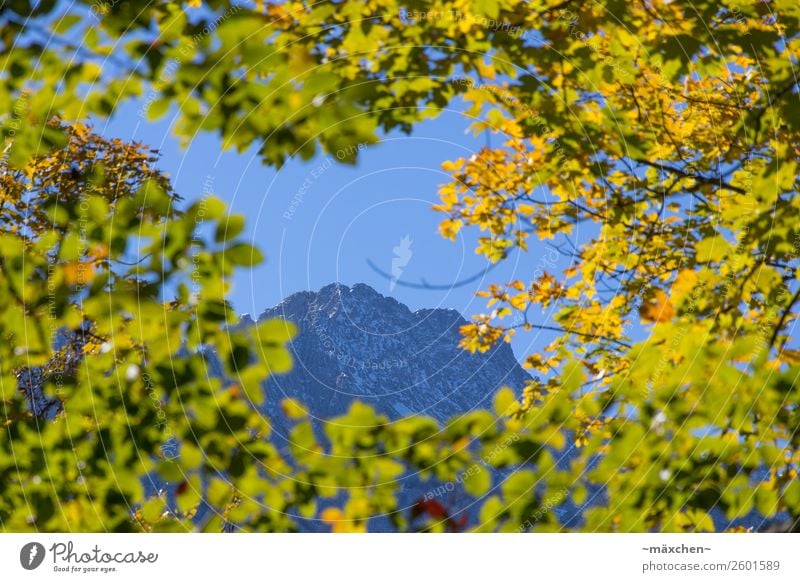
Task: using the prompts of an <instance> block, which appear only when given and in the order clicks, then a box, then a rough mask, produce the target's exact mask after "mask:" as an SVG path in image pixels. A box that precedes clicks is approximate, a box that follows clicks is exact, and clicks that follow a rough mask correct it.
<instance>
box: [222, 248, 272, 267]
mask: <svg viewBox="0 0 800 582" xmlns="http://www.w3.org/2000/svg"><path fill="white" fill-rule="evenodd" d="M224 256H225V258H226V259H227V260H229V261H231V262H232V263H233V264H234V265H239V266H242V267H252V266H255V265H258V264H259V263H261V262H262V261H263V260H264V256H263V255H262V254H261V251H259V250H258V249H257V248H256V247H254V246H252V245H250V244H248V243H237V244H235V245H233V246H231V247H229V248H227V249H225V251H224Z"/></svg>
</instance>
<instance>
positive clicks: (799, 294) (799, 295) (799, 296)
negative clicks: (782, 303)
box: [769, 289, 800, 348]
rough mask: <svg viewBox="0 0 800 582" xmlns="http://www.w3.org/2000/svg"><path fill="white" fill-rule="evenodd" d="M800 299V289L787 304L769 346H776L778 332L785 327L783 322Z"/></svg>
mask: <svg viewBox="0 0 800 582" xmlns="http://www.w3.org/2000/svg"><path fill="white" fill-rule="evenodd" d="M799 300H800V289H798V290H797V292H796V293H795V294H794V296H793V297H792V300H791V301H789V305H787V306H786V309H785V310H784V312H783V314H782V315H781V318H780V320H779V321H778V325H776V326H775V329H774V331H773V332H772V337H771V338H770V339H769V347H770V348H772V347H774V346H775V341H776V340H777V339H778V334H779V333H780V331H781V328H782V327H783V324H784V323H786V318H787V317H789V314H790V313H791V312H792V308H793V307H794V305H795V303H797V302H798V301H799Z"/></svg>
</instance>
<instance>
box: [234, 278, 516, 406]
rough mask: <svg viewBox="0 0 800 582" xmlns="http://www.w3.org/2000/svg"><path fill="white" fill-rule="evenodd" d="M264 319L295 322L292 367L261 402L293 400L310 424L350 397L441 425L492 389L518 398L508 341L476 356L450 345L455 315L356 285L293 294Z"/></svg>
mask: <svg viewBox="0 0 800 582" xmlns="http://www.w3.org/2000/svg"><path fill="white" fill-rule="evenodd" d="M274 318H282V319H286V320H289V321H292V322H293V323H295V325H297V327H298V335H297V337H296V338H295V339H294V340H293V341H292V342H291V343H290V345H289V350H290V352H291V353H292V357H293V360H294V369H293V370H292V371H291V372H290V373H288V374H286V375H281V376H273V377H271V378H270V379H268V380H267V383H266V389H267V399H268V401H271V402H273V403H275V402H277V401H280V400H282V399H283V398H286V397H291V398H296V399H298V400H300V401H301V402H303V403H304V404H306V405H307V406H308V407H309V409H310V411H311V412H312V414H313V415H314V416H315V417H317V418H329V417H331V416H336V415H338V414H342V413H344V412H345V411H346V409H347V407H348V406H349V404H350V402H352V400H353V399H356V398H357V399H360V400H362V401H365V402H367V403H368V404H372V405H373V406H375V407H376V408H377V409H378V410H379V411H380V412H382V413H385V414H388V415H389V416H390V417H397V416H406V415H409V414H426V415H428V416H432V417H434V418H436V419H437V420H440V421H441V420H445V419H446V418H448V417H450V416H453V415H455V414H459V413H464V412H468V411H469V410H472V409H475V408H481V407H484V408H485V407H487V406H488V405H489V404H490V402H491V398H492V396H493V395H494V393H495V391H496V390H497V389H498V388H500V387H502V386H510V387H511V388H513V389H514V390H515V391H517V392H519V390H521V389H522V387H523V386H524V385H525V383H526V382H527V380H528V379H529V378H530V376H529V375H528V374H527V372H525V371H524V370H523V369H522V367H521V366H520V365H519V362H518V361H517V359H516V357H515V356H514V354H513V351H512V350H511V347H510V346H509V345H508V344H505V343H501V344H499V345H498V346H495V348H494V349H492V350H490V351H489V352H486V353H484V354H471V353H469V352H467V351H465V350H462V349H461V348H459V347H458V342H459V340H460V334H459V328H460V327H461V325H463V324H465V323H467V321H466V319H464V317H463V316H462V315H461V314H460V313H459V312H458V311H457V310H455V309H448V308H422V309H418V310H416V311H412V310H411V309H410V308H408V306H406V305H405V304H403V303H401V302H400V301H398V300H396V299H395V298H393V297H387V296H384V295H382V294H380V293H379V292H378V291H376V290H375V289H373V288H372V287H370V286H369V285H366V284H364V283H356V284H354V285H352V286H347V285H345V284H342V283H331V284H328V285H325V286H324V287H322V288H321V289H320V290H319V291H299V292H297V293H293V294H291V295H289V296H288V297H286V298H285V299H284V300H283V301H281V303H279V304H278V305H276V306H274V307H271V308H268V309H265V310H264V311H263V312H262V313H261V314H260V315H259V316H258V319H257V321H259V322H260V321H264V320H266V319H274ZM247 319H249V320H252V318H250V317H248V318H247Z"/></svg>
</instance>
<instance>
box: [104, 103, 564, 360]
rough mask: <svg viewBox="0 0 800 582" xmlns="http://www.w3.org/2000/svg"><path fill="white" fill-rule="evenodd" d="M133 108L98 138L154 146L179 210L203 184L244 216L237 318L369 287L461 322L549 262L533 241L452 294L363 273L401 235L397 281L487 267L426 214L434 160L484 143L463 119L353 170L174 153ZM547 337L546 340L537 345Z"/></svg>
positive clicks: (157, 126) (385, 146)
mask: <svg viewBox="0 0 800 582" xmlns="http://www.w3.org/2000/svg"><path fill="white" fill-rule="evenodd" d="M139 107H140V104H139V103H137V102H130V103H127V104H126V105H124V106H123V107H122V108H121V109H120V110H119V111H118V112H117V114H116V115H115V116H114V118H113V119H112V120H111V121H109V122H106V121H95V130H97V131H99V132H100V133H102V134H104V135H106V136H109V137H119V138H121V139H125V140H137V141H142V142H144V143H146V144H148V145H149V146H152V147H156V148H158V149H160V150H161V152H162V160H161V164H160V165H161V169H162V170H164V171H166V172H167V173H169V174H170V176H171V178H172V180H173V184H174V186H175V189H176V191H177V192H178V193H179V194H181V196H183V197H184V198H185V199H186V201H187V202H188V201H190V200H193V199H197V198H199V197H200V196H202V194H203V191H204V183H206V184H209V183H210V184H213V191H214V193H215V194H216V195H217V196H218V197H220V198H221V199H223V200H225V201H226V202H227V203H228V204H230V206H231V209H232V211H233V212H239V213H243V214H245V215H246V216H247V228H246V231H245V236H247V237H248V238H249V239H250V240H251V241H252V242H253V243H255V244H256V245H257V246H258V247H260V248H261V249H262V250H263V251H264V253H265V255H266V257H267V260H266V262H265V263H264V264H262V265H261V266H259V267H257V268H255V269H253V270H251V271H242V272H241V273H240V274H239V275H238V276H237V277H236V278H235V280H234V289H233V294H232V301H233V303H234V306H235V307H236V309H237V311H239V312H240V313H251V314H255V315H257V314H259V313H261V311H263V310H264V309H265V308H267V307H270V306H273V305H275V304H277V303H279V302H280V301H281V300H282V299H283V298H284V297H286V296H288V295H290V294H291V293H294V292H296V291H301V290H312V291H315V290H318V289H319V288H321V287H323V286H324V285H327V284H328V283H331V282H334V281H338V282H341V283H345V284H347V285H352V284H354V283H359V282H360V283H367V284H369V285H371V286H372V287H374V288H375V289H376V290H377V291H379V292H380V293H382V294H383V295H389V296H393V297H395V298H396V299H397V300H398V301H401V302H402V303H405V304H406V305H408V306H409V307H410V308H411V309H412V310H416V309H419V308H424V307H428V308H430V307H449V308H454V309H457V310H458V311H460V312H461V313H462V314H464V315H465V316H466V317H469V316H470V315H472V314H474V313H479V312H483V311H485V299H483V298H476V297H475V296H474V293H475V291H477V290H479V289H481V288H485V287H486V286H487V285H488V283H489V282H506V281H509V280H511V279H513V278H520V279H522V280H525V281H529V280H531V278H532V274H533V272H534V270H535V269H536V268H537V267H540V266H542V256H546V255H547V249H546V248H544V247H543V246H542V244H541V243H538V242H535V241H532V245H531V251H530V252H529V253H527V254H524V253H519V252H515V253H514V254H513V255H512V256H511V257H510V258H509V259H508V260H507V261H506V262H505V263H504V264H501V265H500V266H498V267H497V268H496V269H494V270H493V271H492V272H490V273H488V274H487V275H486V277H485V278H484V279H483V280H478V281H475V282H473V283H471V284H469V285H466V286H463V287H459V288H456V289H452V290H420V289H412V288H408V287H404V286H402V285H395V286H394V287H393V288H391V287H390V281H389V280H387V279H385V278H383V277H382V276H380V275H378V274H377V273H376V272H375V271H374V270H373V269H372V268H370V267H369V265H368V264H367V260H372V261H373V262H374V263H375V264H376V265H378V266H379V267H380V268H381V269H383V270H384V271H386V272H391V270H392V259H393V258H394V256H395V255H394V251H393V249H394V247H395V246H397V245H398V244H400V241H401V240H402V239H403V237H406V236H408V237H410V239H411V241H412V242H411V246H410V251H411V256H410V259H409V260H408V263H407V265H406V266H405V267H404V268H403V270H402V274H401V276H400V279H399V280H400V281H408V282H419V281H421V280H425V281H427V282H429V283H432V284H444V285H448V284H452V283H453V282H454V281H459V280H463V279H464V278H467V277H469V276H472V275H474V274H476V273H480V272H481V271H482V270H484V269H485V268H486V267H487V263H486V261H485V259H483V258H482V257H479V256H478V255H476V254H475V252H474V248H475V244H474V243H475V238H476V235H477V233H476V232H475V231H474V230H473V229H469V230H467V231H466V233H467V236H462V237H460V238H459V239H458V240H457V241H456V242H452V241H448V240H445V239H443V238H442V237H441V236H440V235H439V234H438V232H437V226H438V223H439V221H440V220H441V219H442V218H443V215H442V214H440V213H438V212H434V211H433V210H432V209H431V205H432V204H434V203H436V202H437V201H438V195H437V190H438V185H439V184H442V183H444V182H446V181H447V180H448V175H447V174H445V173H444V172H443V171H442V170H441V168H440V164H441V162H442V161H444V160H447V159H454V158H457V157H460V156H467V157H468V156H470V155H471V154H472V153H474V152H475V151H477V150H478V149H479V148H480V147H482V146H483V145H485V138H484V137H483V136H480V137H477V138H476V137H473V135H472V133H471V132H466V131H465V130H466V129H467V127H468V125H469V120H468V119H465V118H464V117H463V116H461V115H460V114H459V113H458V112H457V111H456V110H453V111H449V112H444V113H443V114H442V115H441V116H440V117H439V118H438V119H436V120H433V121H428V122H425V123H423V124H421V125H419V126H417V127H416V128H415V131H414V133H413V134H412V135H411V136H406V135H404V134H401V133H397V134H392V135H388V136H385V137H384V139H383V140H382V141H381V142H380V143H379V144H376V145H373V146H370V147H368V148H366V149H365V150H363V151H362V152H361V153H360V155H359V159H358V163H357V164H356V165H355V166H352V165H346V164H340V163H338V162H336V161H335V160H333V163H331V162H330V161H326V160H328V158H335V155H332V156H328V155H325V154H322V153H320V154H319V155H318V156H317V157H316V158H315V159H314V160H311V161H307V162H304V161H302V160H300V159H296V160H290V161H289V162H288V163H287V164H286V165H285V166H284V167H283V168H281V169H279V170H278V169H275V168H271V167H267V166H264V165H262V163H261V161H260V158H259V157H258V156H257V154H256V152H255V151H251V152H246V153H241V154H240V153H237V152H236V151H235V150H229V151H227V152H221V140H220V139H219V138H218V137H217V136H215V135H211V134H207V133H204V134H200V135H198V136H197V137H196V139H194V140H193V142H192V143H191V144H190V146H189V147H188V148H187V149H182V148H181V147H180V145H179V143H178V141H177V140H176V139H175V138H174V136H173V135H172V131H171V129H170V124H171V122H172V116H171V115H168V116H166V117H165V118H163V119H162V120H160V121H158V122H151V121H146V120H143V119H142V118H140V117H139V116H138V115H137V110H138V109H139ZM576 234H577V233H576ZM537 335H538V334H536V333H531V334H522V336H521V337H519V339H518V340H516V341H515V342H514V351H515V353H516V354H517V356H518V357H521V356H523V355H524V354H525V353H526V352H527V351H528V343H529V342H530V341H531V340H536V337H537ZM551 338H552V334H550V333H549V332H544V335H542V336H539V337H538V341H537V343H539V342H542V341H549V340H550V339H551Z"/></svg>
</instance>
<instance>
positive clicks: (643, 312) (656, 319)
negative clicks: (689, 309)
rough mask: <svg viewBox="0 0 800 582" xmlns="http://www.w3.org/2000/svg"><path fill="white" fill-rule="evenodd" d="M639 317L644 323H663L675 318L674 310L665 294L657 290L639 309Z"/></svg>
mask: <svg viewBox="0 0 800 582" xmlns="http://www.w3.org/2000/svg"><path fill="white" fill-rule="evenodd" d="M639 315H640V316H641V318H642V321H644V322H648V323H663V322H667V321H670V320H671V319H672V318H673V317H675V308H674V307H673V306H672V302H670V300H669V298H668V297H667V294H666V293H664V291H662V290H661V289H657V290H656V291H655V292H654V293H653V294H652V295H651V296H650V298H648V299H647V301H646V302H645V303H643V304H642V306H641V307H640V308H639Z"/></svg>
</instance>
